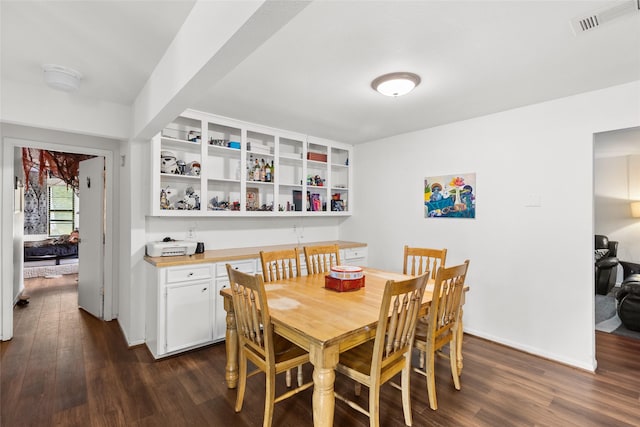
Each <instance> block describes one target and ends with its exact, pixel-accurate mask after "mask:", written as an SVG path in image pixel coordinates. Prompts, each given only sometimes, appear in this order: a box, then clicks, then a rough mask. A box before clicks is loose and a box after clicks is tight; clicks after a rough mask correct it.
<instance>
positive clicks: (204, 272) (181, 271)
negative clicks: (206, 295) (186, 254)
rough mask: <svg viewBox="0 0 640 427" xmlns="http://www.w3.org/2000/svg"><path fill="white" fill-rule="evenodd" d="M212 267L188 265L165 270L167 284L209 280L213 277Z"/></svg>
mask: <svg viewBox="0 0 640 427" xmlns="http://www.w3.org/2000/svg"><path fill="white" fill-rule="evenodd" d="M212 267H213V265H202V264H201V265H188V266H185V267H171V268H167V283H176V282H185V281H190V280H199V279H209V278H211V277H212V276H213V274H212V273H213V271H212V270H213V268H212Z"/></svg>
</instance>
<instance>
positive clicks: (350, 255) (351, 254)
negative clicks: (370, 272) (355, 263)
mask: <svg viewBox="0 0 640 427" xmlns="http://www.w3.org/2000/svg"><path fill="white" fill-rule="evenodd" d="M366 257H367V248H366V247H360V248H348V249H345V250H344V260H345V261H348V260H350V259H354V258H366Z"/></svg>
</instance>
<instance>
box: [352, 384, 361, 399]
mask: <svg viewBox="0 0 640 427" xmlns="http://www.w3.org/2000/svg"><path fill="white" fill-rule="evenodd" d="M361 392H362V384H360V383H359V382H356V383H355V384H354V386H353V393H354V394H355V395H356V396H360V393H361Z"/></svg>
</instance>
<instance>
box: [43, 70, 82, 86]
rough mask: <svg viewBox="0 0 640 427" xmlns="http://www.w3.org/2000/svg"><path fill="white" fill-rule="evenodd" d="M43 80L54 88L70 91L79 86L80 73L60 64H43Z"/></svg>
mask: <svg viewBox="0 0 640 427" xmlns="http://www.w3.org/2000/svg"><path fill="white" fill-rule="evenodd" d="M42 69H43V70H44V81H45V82H46V83H47V84H48V85H49V86H51V87H52V88H54V89H59V90H63V91H65V92H71V91H74V90H77V89H78V88H79V87H80V80H81V79H82V74H81V73H80V72H79V71H76V70H74V69H72V68H68V67H63V66H62V65H54V64H44V65H43V66H42Z"/></svg>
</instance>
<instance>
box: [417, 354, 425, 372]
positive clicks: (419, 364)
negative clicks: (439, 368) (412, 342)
mask: <svg viewBox="0 0 640 427" xmlns="http://www.w3.org/2000/svg"><path fill="white" fill-rule="evenodd" d="M418 366H419V367H420V369H424V351H422V350H420V359H418Z"/></svg>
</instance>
